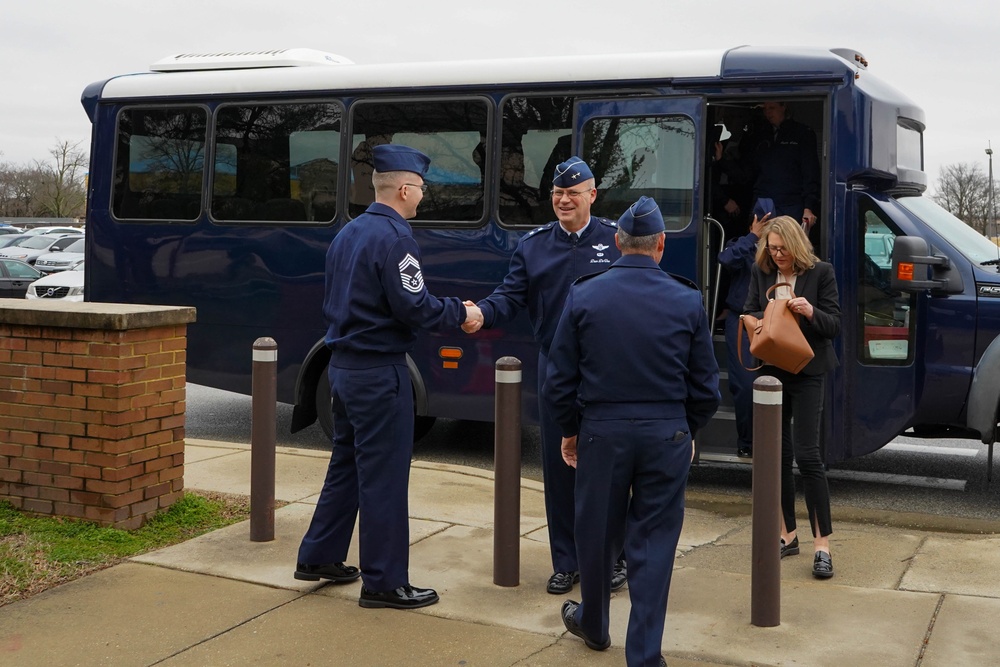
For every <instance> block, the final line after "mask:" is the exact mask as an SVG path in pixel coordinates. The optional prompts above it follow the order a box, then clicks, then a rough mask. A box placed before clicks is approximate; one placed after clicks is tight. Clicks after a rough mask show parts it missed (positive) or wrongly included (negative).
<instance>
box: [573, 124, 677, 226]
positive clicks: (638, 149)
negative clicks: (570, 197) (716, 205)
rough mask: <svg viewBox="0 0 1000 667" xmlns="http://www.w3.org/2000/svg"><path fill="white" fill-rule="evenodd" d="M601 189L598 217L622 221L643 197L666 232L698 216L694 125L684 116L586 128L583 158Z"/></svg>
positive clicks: (591, 125) (597, 204) (598, 197)
mask: <svg viewBox="0 0 1000 667" xmlns="http://www.w3.org/2000/svg"><path fill="white" fill-rule="evenodd" d="M580 157H582V158H583V160H584V161H585V162H586V163H587V164H589V165H590V167H591V169H592V170H593V172H594V177H595V179H596V183H597V189H598V195H597V201H596V202H595V203H594V205H593V207H592V209H591V210H592V211H593V214H594V215H602V216H605V217H608V218H611V219H613V220H614V219H617V218H618V216H619V215H621V213H622V211H624V210H625V209H626V208H628V207H629V206H630V205H632V204H633V203H634V202H635V200H637V199H638V198H639V197H642V196H644V195H645V196H647V197H652V198H653V199H654V200H655V201H656V203H657V205H659V207H660V212H661V213H663V221H664V223H665V224H666V227H667V231H671V230H679V229H683V228H685V227H687V226H688V224H690V222H691V216H692V214H693V212H694V207H693V202H694V172H695V135H694V123H693V122H692V121H691V119H690V118H687V117H683V116H651V117H645V118H644V117H633V118H596V119H594V120H592V121H589V122H588V123H587V124H586V126H585V127H584V135H583V155H581V156H580Z"/></svg>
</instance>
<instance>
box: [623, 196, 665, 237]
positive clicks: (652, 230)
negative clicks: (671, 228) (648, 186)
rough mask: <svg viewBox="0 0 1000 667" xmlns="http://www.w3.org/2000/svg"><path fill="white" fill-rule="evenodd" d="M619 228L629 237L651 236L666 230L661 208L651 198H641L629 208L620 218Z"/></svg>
mask: <svg viewBox="0 0 1000 667" xmlns="http://www.w3.org/2000/svg"><path fill="white" fill-rule="evenodd" d="M618 227H619V228H620V229H622V230H624V231H625V233H626V234H628V235H629V236H649V235H650V234H659V233H660V232H662V231H663V230H664V226H663V216H662V215H660V207H658V206H657V205H656V202H655V201H653V200H652V199H650V198H649V197H639V201H637V202H636V203H634V204H632V205H631V206H629V207H628V210H626V211H625V212H624V213H622V217H620V218H618Z"/></svg>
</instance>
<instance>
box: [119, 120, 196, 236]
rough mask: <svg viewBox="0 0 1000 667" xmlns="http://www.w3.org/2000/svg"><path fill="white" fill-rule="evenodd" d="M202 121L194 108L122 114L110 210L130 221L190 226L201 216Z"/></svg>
mask: <svg viewBox="0 0 1000 667" xmlns="http://www.w3.org/2000/svg"><path fill="white" fill-rule="evenodd" d="M207 127H208V126H207V115H206V112H205V110H204V109H201V108H198V107H171V108H163V109H149V108H145V109H124V110H123V111H122V112H121V114H119V116H118V152H117V154H116V155H115V185H114V191H113V193H112V202H111V210H112V213H113V214H114V216H115V217H116V218H119V219H131V220H195V219H197V217H198V214H199V213H200V211H201V188H202V183H203V182H204V170H205V135H206V132H207Z"/></svg>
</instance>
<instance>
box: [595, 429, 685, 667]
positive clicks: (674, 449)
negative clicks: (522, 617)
mask: <svg viewBox="0 0 1000 667" xmlns="http://www.w3.org/2000/svg"><path fill="white" fill-rule="evenodd" d="M675 437H676V439H675ZM690 466H691V436H690V434H689V433H688V426H687V421H686V420H685V419H614V420H588V419H587V418H586V411H585V413H584V420H583V423H582V424H581V427H580V434H579V436H578V438H577V470H576V536H577V553H578V557H579V561H580V595H581V603H580V609H579V611H578V612H577V622H578V623H579V624H580V627H581V628H582V629H583V630H584V632H585V633H586V634H587V636H588V637H591V638H592V639H594V640H596V641H603V640H604V639H607V637H608V610H609V607H610V604H611V599H610V598H611V568H612V565H613V563H614V561H615V558H617V556H618V554H619V553H620V549H621V547H622V543H623V542H624V545H625V558H626V559H627V560H628V585H629V597H630V599H631V602H632V612H631V614H630V615H629V622H628V633H627V635H626V640H625V658H626V661H627V663H628V665H629V667H638V666H645V665H650V666H655V665H658V664H659V661H660V647H661V644H662V642H663V624H664V621H665V618H666V613H667V594H668V593H669V590H670V576H671V573H672V572H673V567H674V552H675V550H676V549H677V541H678V540H679V539H680V534H681V526H682V525H683V523H684V489H685V487H686V485H687V476H688V470H689V468H690ZM630 491H631V500H630V496H629V493H630Z"/></svg>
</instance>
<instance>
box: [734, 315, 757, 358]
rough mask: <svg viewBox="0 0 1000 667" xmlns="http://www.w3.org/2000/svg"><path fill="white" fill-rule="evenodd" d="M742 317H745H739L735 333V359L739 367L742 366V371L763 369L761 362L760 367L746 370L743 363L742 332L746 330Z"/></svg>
mask: <svg viewBox="0 0 1000 667" xmlns="http://www.w3.org/2000/svg"><path fill="white" fill-rule="evenodd" d="M744 317H746V315H740V328H739V330H738V331H737V332H736V357H737V358H738V359H739V360H740V366H742V367H743V369H744V370H748V371H759V370H760V369H761V368H763V367H764V363H763V362H761V364H760V366H755V367H753V368H747V364H746V362H745V361H743V330H744V329H746V328H747V325H746V324H745V323H744V322H743V318H744Z"/></svg>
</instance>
